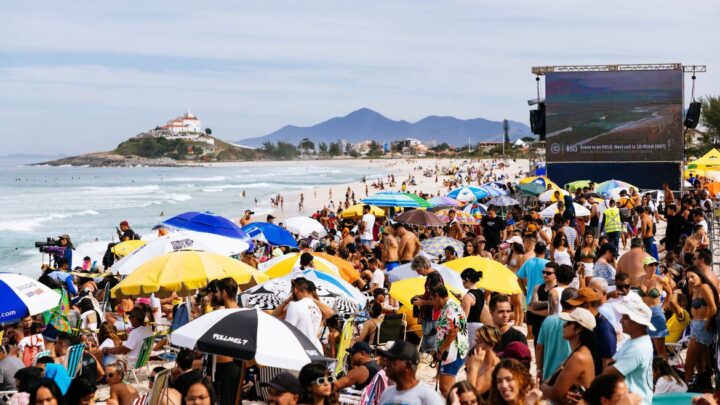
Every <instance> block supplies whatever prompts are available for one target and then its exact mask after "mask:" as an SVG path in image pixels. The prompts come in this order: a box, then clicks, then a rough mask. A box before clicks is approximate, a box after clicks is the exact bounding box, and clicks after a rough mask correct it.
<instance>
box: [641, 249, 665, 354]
mask: <svg viewBox="0 0 720 405" xmlns="http://www.w3.org/2000/svg"><path fill="white" fill-rule="evenodd" d="M643 268H644V269H645V274H644V275H643V276H641V277H640V285H639V286H638V290H637V293H638V295H639V296H640V298H642V300H643V302H644V303H645V305H647V306H648V307H650V309H651V310H652V319H651V322H652V324H653V326H654V327H655V331H654V332H653V331H650V330H648V334H649V335H650V338H651V339H652V342H653V346H655V351H656V352H657V354H658V355H659V356H661V357H662V358H664V359H667V353H666V352H665V336H667V335H668V329H667V324H666V320H665V313H664V312H663V309H662V303H661V300H660V297H661V295H662V292H663V291H665V293H666V297H670V296H671V295H672V290H671V289H670V284H668V282H667V280H666V279H665V278H663V277H660V276H658V275H657V272H656V270H657V268H658V262H657V260H655V258H654V257H652V256H648V257H646V258H645V259H644V260H643Z"/></svg>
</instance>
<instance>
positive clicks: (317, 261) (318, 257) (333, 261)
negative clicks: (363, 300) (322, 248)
mask: <svg viewBox="0 0 720 405" xmlns="http://www.w3.org/2000/svg"><path fill="white" fill-rule="evenodd" d="M311 254H312V255H313V256H315V258H314V259H313V263H314V268H315V269H317V270H320V271H323V272H325V273H329V274H334V275H337V276H340V277H342V278H343V280H345V281H347V282H348V283H354V282H356V281H357V280H358V279H359V278H360V273H358V272H357V270H355V267H354V266H353V264H352V263H350V262H348V261H347V260H343V259H341V258H339V257H337V256H331V255H328V254H327V253H315V252H313V253H311ZM300 256H301V253H299V252H295V253H287V254H284V255H282V256H278V257H274V258H272V259H270V260H268V261H266V262H264V263H260V264H259V265H258V268H259V270H260V271H262V272H264V273H265V274H267V275H268V276H269V277H270V278H277V277H282V276H285V275H287V274H290V273H292V272H293V271H294V270H299V269H300Z"/></svg>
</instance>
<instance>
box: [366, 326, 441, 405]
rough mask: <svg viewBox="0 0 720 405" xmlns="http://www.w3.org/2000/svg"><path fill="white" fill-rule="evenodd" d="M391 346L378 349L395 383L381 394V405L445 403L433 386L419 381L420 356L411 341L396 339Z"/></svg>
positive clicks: (388, 373) (388, 374) (384, 366)
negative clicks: (417, 374)
mask: <svg viewBox="0 0 720 405" xmlns="http://www.w3.org/2000/svg"><path fill="white" fill-rule="evenodd" d="M388 346H389V348H387V349H385V350H382V349H380V350H378V354H379V355H380V357H382V358H383V369H384V370H385V374H387V376H388V378H389V379H391V380H393V382H395V385H392V386H390V387H388V388H387V389H386V390H385V391H384V392H383V393H382V395H381V396H380V402H379V404H380V405H390V404H413V405H414V404H422V405H431V404H443V403H445V402H444V399H443V398H442V397H441V396H440V394H438V393H437V392H436V391H435V390H434V389H433V388H432V387H431V386H429V385H427V384H425V383H424V382H421V381H418V379H417V377H416V376H415V374H416V371H417V365H418V361H419V356H418V352H417V348H416V347H415V345H413V344H412V343H410V342H406V341H402V340H396V341H393V342H390V343H388Z"/></svg>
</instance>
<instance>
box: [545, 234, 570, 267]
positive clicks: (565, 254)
mask: <svg viewBox="0 0 720 405" xmlns="http://www.w3.org/2000/svg"><path fill="white" fill-rule="evenodd" d="M571 257H572V250H570V245H569V244H568V241H567V237H566V236H565V233H563V232H562V231H558V232H557V233H556V234H555V237H554V238H553V243H552V246H551V247H550V258H551V259H552V261H554V262H555V263H557V264H567V265H568V266H572V260H571V259H570V258H571Z"/></svg>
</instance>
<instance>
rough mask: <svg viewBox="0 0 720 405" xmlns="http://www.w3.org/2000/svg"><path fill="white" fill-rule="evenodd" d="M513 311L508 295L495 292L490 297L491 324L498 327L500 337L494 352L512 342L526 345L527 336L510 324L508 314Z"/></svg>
mask: <svg viewBox="0 0 720 405" xmlns="http://www.w3.org/2000/svg"><path fill="white" fill-rule="evenodd" d="M512 313H513V311H512V304H510V297H508V296H507V295H504V294H497V295H495V296H493V297H492V298H490V314H491V315H492V319H493V324H494V325H495V326H496V327H497V328H498V329H500V333H502V338H501V339H500V344H499V345H498V346H497V347H496V348H495V351H496V352H502V351H503V350H504V349H505V346H507V345H508V344H510V343H512V342H520V343H522V344H524V345H525V346H527V337H525V335H524V334H523V333H522V332H520V331H519V330H517V329H515V328H513V327H512V325H511V324H510V315H511V314H512Z"/></svg>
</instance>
